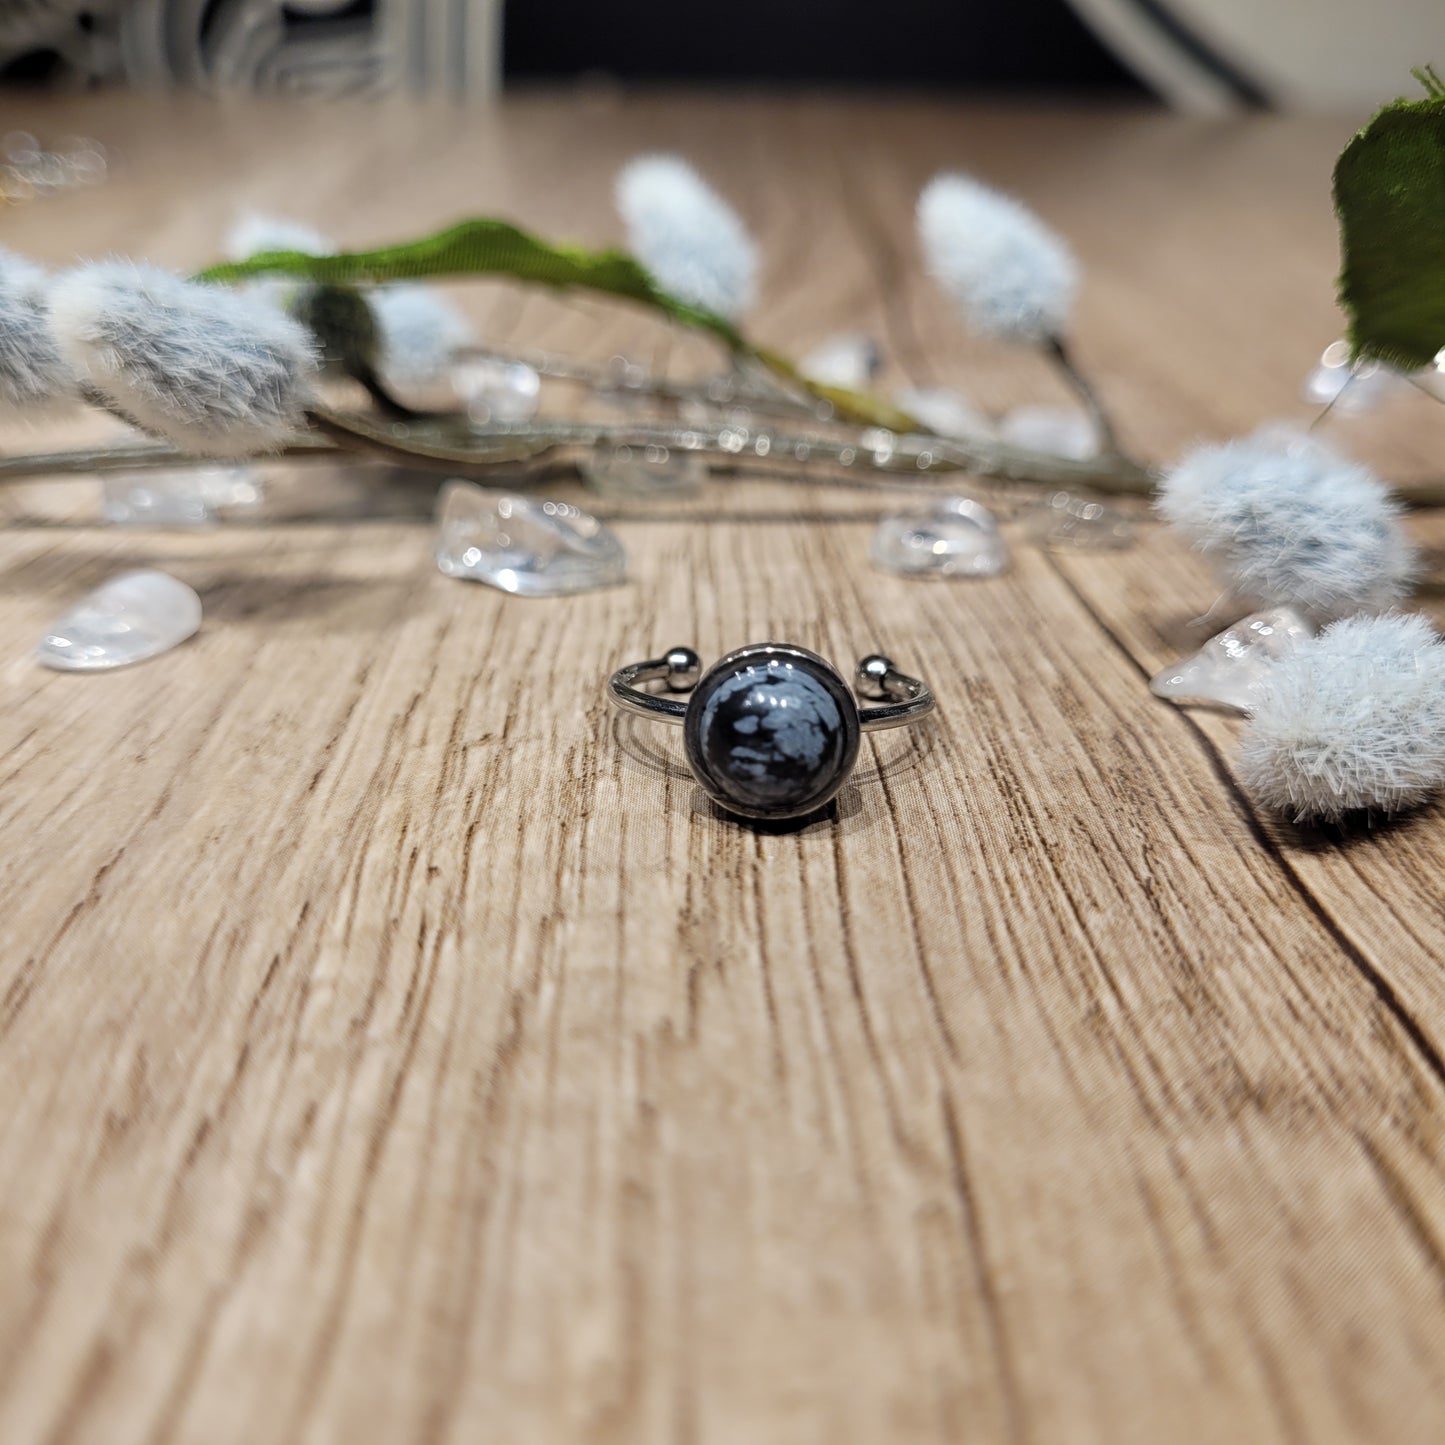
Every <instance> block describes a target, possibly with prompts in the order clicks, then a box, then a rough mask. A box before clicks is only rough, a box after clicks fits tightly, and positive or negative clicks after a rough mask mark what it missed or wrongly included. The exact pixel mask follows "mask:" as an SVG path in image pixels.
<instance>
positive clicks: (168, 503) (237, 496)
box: [101, 466, 265, 527]
mask: <svg viewBox="0 0 1445 1445" xmlns="http://www.w3.org/2000/svg"><path fill="white" fill-rule="evenodd" d="M264 496H265V487H264V484H263V482H262V480H261V476H260V474H259V473H258V472H257V471H256V469H255V468H254V467H247V466H232V467H225V466H216V467H153V468H151V469H150V470H148V471H134V472H108V473H106V474H105V476H103V477H102V478H101V515H102V516H103V517H104V518H105V520H106V521H107V522H109V523H110V524H111V525H112V526H117V527H204V526H206V525H208V524H209V523H211V522H215V521H217V520H218V519H219V517H220V515H221V514H222V513H226V514H230V515H233V516H234V515H236V514H238V513H240V514H243V513H246V512H250V511H254V510H255V509H256V508H257V507H259V506H260V505H261V502H262V501H263V499H264Z"/></svg>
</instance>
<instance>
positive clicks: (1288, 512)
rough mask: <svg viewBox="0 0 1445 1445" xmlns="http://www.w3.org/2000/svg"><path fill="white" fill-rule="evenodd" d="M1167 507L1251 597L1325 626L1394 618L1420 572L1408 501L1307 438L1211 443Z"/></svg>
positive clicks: (1180, 479) (1190, 462) (1165, 496)
mask: <svg viewBox="0 0 1445 1445" xmlns="http://www.w3.org/2000/svg"><path fill="white" fill-rule="evenodd" d="M1158 508H1159V511H1160V513H1161V514H1162V515H1163V516H1164V518H1165V519H1166V520H1167V521H1169V522H1170V523H1172V524H1173V525H1174V526H1175V527H1177V528H1178V529H1179V531H1180V532H1181V533H1183V535H1184V536H1185V537H1187V538H1188V539H1189V540H1190V541H1191V542H1193V543H1194V544H1195V546H1197V547H1198V548H1199V549H1200V550H1201V551H1202V552H1204V554H1205V555H1206V556H1208V557H1209V558H1210V559H1211V560H1212V561H1213V562H1214V563H1215V565H1216V566H1217V567H1218V569H1219V571H1220V573H1221V575H1222V576H1223V577H1224V578H1225V580H1226V581H1227V582H1228V583H1229V585H1230V586H1231V588H1232V589H1233V590H1234V592H1235V593H1236V594H1237V595H1238V596H1239V597H1241V598H1248V599H1254V600H1258V601H1261V602H1268V603H1273V604H1276V605H1287V606H1294V607H1298V608H1300V609H1301V610H1302V611H1304V612H1306V613H1308V614H1309V615H1310V616H1311V617H1313V618H1314V619H1315V620H1317V621H1318V620H1322V619H1327V618H1332V617H1340V616H1344V615H1346V614H1348V613H1351V612H1363V611H1372V612H1377V611H1383V610H1384V609H1385V608H1387V607H1389V606H1390V605H1391V604H1393V603H1395V602H1398V601H1399V600H1400V599H1401V598H1402V597H1404V596H1405V594H1406V593H1407V592H1408V591H1409V587H1410V583H1411V580H1412V578H1413V576H1414V571H1415V552H1414V549H1413V547H1412V546H1411V545H1410V542H1409V539H1408V538H1407V537H1406V535H1405V531H1404V528H1403V527H1402V526H1401V524H1400V507H1399V504H1398V503H1397V502H1396V501H1395V499H1394V498H1393V497H1392V496H1391V495H1390V493H1389V492H1388V491H1387V490H1386V489H1385V488H1384V487H1383V486H1382V485H1381V484H1380V483H1379V482H1378V481H1377V480H1376V479H1375V477H1374V476H1373V475H1372V474H1371V473H1370V471H1369V470H1368V469H1367V468H1365V467H1362V466H1360V465H1359V464H1358V463H1356V462H1352V461H1349V460H1347V459H1346V458H1344V457H1342V456H1340V455H1339V453H1337V452H1335V451H1332V450H1331V449H1330V448H1329V447H1327V446H1324V445H1323V444H1322V443H1320V442H1316V441H1313V440H1310V439H1308V438H1305V437H1303V436H1298V435H1293V436H1292V435H1289V434H1281V433H1278V432H1271V431H1266V432H1261V433H1258V434H1257V435H1255V436H1253V437H1249V438H1246V439H1244V440H1240V441H1231V442H1225V443H1224V444H1223V445H1222V446H1205V447H1200V448H1198V450H1196V451H1194V452H1191V453H1190V454H1189V456H1187V457H1185V459H1184V460H1183V461H1182V462H1180V463H1179V465H1178V466H1176V467H1175V468H1174V469H1173V470H1172V471H1171V472H1170V473H1169V475H1168V476H1167V477H1165V479H1164V482H1163V484H1162V486H1161V488H1160V493H1159V501H1158Z"/></svg>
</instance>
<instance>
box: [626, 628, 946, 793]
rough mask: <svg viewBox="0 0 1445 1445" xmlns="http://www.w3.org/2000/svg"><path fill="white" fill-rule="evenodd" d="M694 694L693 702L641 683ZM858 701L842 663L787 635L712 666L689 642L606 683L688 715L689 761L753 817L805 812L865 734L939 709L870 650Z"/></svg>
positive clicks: (655, 714) (920, 685) (641, 707)
mask: <svg viewBox="0 0 1445 1445" xmlns="http://www.w3.org/2000/svg"><path fill="white" fill-rule="evenodd" d="M658 681H661V682H664V683H666V686H667V692H688V691H691V692H692V696H691V697H690V698H688V699H687V701H686V702H684V701H682V700H681V699H679V698H674V697H668V696H667V695H666V693H651V692H644V691H643V690H642V688H641V686H640V685H639V684H641V683H646V682H658ZM853 687H854V689H855V690H856V691H857V693H858V696H859V697H861V698H866V699H868V700H870V701H873V702H876V703H877V704H878V706H874V707H863V708H860V707H859V706H858V705H857V704H856V703H855V702H854V701H853V694H852V693H851V692H849V690H848V686H847V684H846V683H845V682H844V681H843V678H842V675H841V674H840V673H839V672H838V669H837V668H835V667H834V666H833V664H832V663H831V662H828V661H827V660H826V659H825V658H822V657H819V656H818V654H817V653H816V652H809V651H808V649H807V648H806V647H797V646H795V645H794V644H792V643H789V642H754V643H750V644H749V645H748V646H747V647H739V648H738V649H737V650H736V651H735V652H730V653H728V655H727V656H726V657H724V658H722V659H721V660H720V661H718V662H715V663H714V664H713V665H712V666H711V667H710V668H709V669H708V670H707V672H706V673H704V672H703V670H702V662H701V660H700V659H699V658H698V655H697V653H695V652H694V651H693V650H692V648H690V647H674V648H673V649H672V650H671V651H670V652H669V653H668V654H667V655H666V656H665V657H658V658H654V659H652V660H651V661H650V662H634V663H632V664H631V665H630V666H628V667H623V668H619V669H618V670H617V671H616V672H614V673H613V674H612V679H611V681H610V682H609V683H608V684H607V692H608V696H609V697H610V698H611V699H612V702H613V703H614V704H615V705H616V706H617V707H619V708H623V709H625V710H626V711H628V712H635V713H639V714H641V715H642V716H643V717H646V718H651V719H653V720H654V721H656V722H667V723H680V724H681V725H682V728H683V743H684V746H685V747H686V750H687V762H688V766H689V767H690V768H691V769H692V771H693V775H694V776H695V777H696V778H697V780H698V782H699V783H701V784H702V786H703V789H704V790H705V791H706V792H707V794H708V796H709V797H711V798H712V799H713V800H714V801H715V802H717V803H719V804H721V805H722V806H723V807H724V808H726V809H727V810H728V811H729V812H732V813H740V814H742V815H743V816H744V817H747V818H799V817H802V816H803V815H804V814H806V813H813V812H816V811H817V810H818V809H819V808H821V807H822V806H823V805H824V804H825V803H827V802H829V801H831V800H832V798H833V796H834V794H836V793H837V791H838V789H839V788H841V787H842V786H843V783H844V781H845V780H846V779H847V777H848V774H849V773H850V772H852V770H853V764H854V762H855V761H856V760H857V758H858V746H859V743H860V742H861V741H862V735H863V733H865V732H877V731H878V730H880V729H882V728H896V727H903V726H905V725H906V724H908V723H911V722H917V721H918V719H919V718H922V717H925V716H927V714H928V713H930V712H932V711H933V693H932V691H931V690H930V689H929V686H928V684H927V683H926V682H922V681H920V680H919V679H918V678H916V677H909V676H907V675H906V674H905V673H902V672H899V671H898V669H897V668H896V667H894V665H893V664H892V662H890V661H889V660H888V658H886V657H880V656H878V655H877V654H874V655H871V656H869V657H865V658H864V659H863V660H862V661H861V662H860V663H859V664H858V667H857V670H856V672H855V673H854V675H853Z"/></svg>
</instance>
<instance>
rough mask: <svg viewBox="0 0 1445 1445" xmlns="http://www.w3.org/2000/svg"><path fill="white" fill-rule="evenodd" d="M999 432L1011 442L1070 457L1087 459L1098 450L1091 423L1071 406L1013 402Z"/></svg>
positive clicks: (1056, 455) (1038, 450) (1019, 445)
mask: <svg viewBox="0 0 1445 1445" xmlns="http://www.w3.org/2000/svg"><path fill="white" fill-rule="evenodd" d="M998 434H999V436H1000V437H1002V438H1003V440H1004V441H1006V442H1008V443H1009V444H1010V445H1011V446H1016V447H1027V448H1028V449H1029V450H1030V451H1034V452H1044V453H1046V454H1047V455H1048V456H1053V457H1067V458H1069V460H1070V461H1076V462H1083V461H1088V459H1089V458H1090V457H1095V456H1098V454H1099V434H1098V432H1097V431H1096V430H1095V428H1094V423H1093V422H1092V421H1090V420H1089V418H1088V417H1087V416H1086V415H1085V414H1084V413H1083V412H1081V411H1079V410H1077V409H1076V408H1074V407H1067V406H1016V407H1014V409H1013V410H1012V411H1010V412H1007V413H1005V415H1004V417H1003V419H1002V421H1000V422H999V424H998Z"/></svg>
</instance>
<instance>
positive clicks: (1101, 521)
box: [1028, 492, 1134, 551]
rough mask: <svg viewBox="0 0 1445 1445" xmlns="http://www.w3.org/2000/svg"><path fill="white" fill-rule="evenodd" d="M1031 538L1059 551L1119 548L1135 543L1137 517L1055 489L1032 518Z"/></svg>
mask: <svg viewBox="0 0 1445 1445" xmlns="http://www.w3.org/2000/svg"><path fill="white" fill-rule="evenodd" d="M1028 531H1029V536H1030V538H1031V539H1032V540H1033V541H1035V542H1037V543H1038V544H1039V546H1041V547H1049V548H1052V549H1053V550H1055V551H1072V550H1074V549H1076V548H1077V549H1079V550H1088V549H1097V550H1100V551H1118V550H1121V549H1122V548H1124V547H1132V546H1133V545H1134V518H1133V517H1132V516H1131V515H1130V514H1129V513H1128V512H1126V511H1124V510H1123V508H1121V507H1111V506H1110V505H1109V504H1108V503H1107V502H1101V501H1099V500H1098V499H1097V498H1095V497H1089V496H1081V495H1080V494H1079V493H1077V492H1055V493H1054V494H1053V495H1052V496H1051V497H1049V498H1048V499H1047V500H1046V501H1044V502H1042V503H1040V505H1039V506H1038V508H1037V510H1036V511H1035V512H1034V514H1033V515H1032V516H1031V517H1030V518H1029V522H1028Z"/></svg>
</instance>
